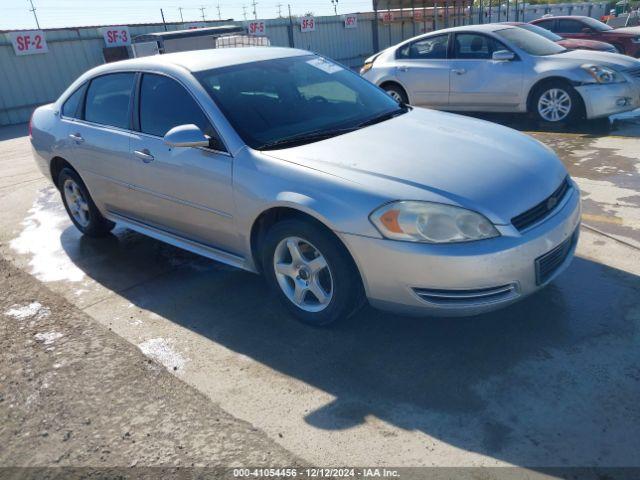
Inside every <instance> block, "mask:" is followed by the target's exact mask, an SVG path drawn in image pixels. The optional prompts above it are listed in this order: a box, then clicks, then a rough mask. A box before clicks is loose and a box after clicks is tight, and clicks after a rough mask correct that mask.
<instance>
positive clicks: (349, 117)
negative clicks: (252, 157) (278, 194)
mask: <svg viewBox="0 0 640 480" xmlns="http://www.w3.org/2000/svg"><path fill="white" fill-rule="evenodd" d="M195 75H196V77H197V78H198V80H199V81H200V83H202V85H203V86H204V87H205V89H206V90H207V91H208V92H209V95H211V97H212V98H213V99H214V101H215V102H216V103H217V105H218V107H219V108H220V109H221V110H222V112H223V113H224V115H225V116H226V117H227V120H229V122H230V123H231V124H232V126H233V127H234V128H235V130H236V131H237V132H238V134H239V135H240V136H241V137H242V139H243V140H244V141H245V143H246V144H247V145H249V146H250V147H252V148H256V149H259V148H261V147H263V146H265V145H267V144H271V143H274V142H278V141H280V140H283V139H288V138H292V137H298V136H303V135H306V134H311V133H316V132H322V131H330V130H335V129H342V128H352V127H356V126H357V125H358V124H360V123H362V122H364V121H367V120H369V119H372V118H375V117H377V116H380V115H384V114H386V113H390V112H393V111H395V110H399V108H400V106H399V105H398V103H397V102H396V101H395V100H393V99H392V98H391V97H389V96H388V95H387V94H386V93H384V92H383V91H382V90H380V89H379V88H378V87H375V86H374V85H372V84H371V83H369V82H367V81H366V80H364V79H362V78H360V77H359V76H358V75H356V74H355V73H353V72H351V71H349V70H347V69H345V68H343V67H341V66H339V65H337V64H335V63H333V62H329V61H328V60H324V59H323V58H320V57H317V56H315V55H304V56H296V57H288V58H279V59H275V60H267V61H262V62H253V63H247V64H241V65H234V66H232V67H226V68H220V69H214V70H207V71H204V72H199V73H196V74H195Z"/></svg>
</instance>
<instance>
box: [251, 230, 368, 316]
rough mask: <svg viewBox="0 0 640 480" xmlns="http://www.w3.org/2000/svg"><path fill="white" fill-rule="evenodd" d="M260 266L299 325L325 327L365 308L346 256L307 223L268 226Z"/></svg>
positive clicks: (340, 247) (334, 241)
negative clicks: (298, 321) (362, 306)
mask: <svg viewBox="0 0 640 480" xmlns="http://www.w3.org/2000/svg"><path fill="white" fill-rule="evenodd" d="M262 265H263V272H264V274H265V276H266V279H267V282H268V283H269V285H270V287H271V288H272V289H273V291H274V292H275V293H276V295H277V296H278V297H279V298H280V300H281V301H282V302H283V304H284V305H285V307H286V308H287V309H288V310H289V311H290V312H291V313H292V314H293V315H294V316H295V317H296V318H297V319H298V320H300V321H302V322H303V323H306V324H309V325H314V326H324V325H329V324H330V323H333V322H335V321H337V320H340V319H343V318H346V317H348V316H350V315H351V314H352V313H353V312H354V311H355V310H357V308H358V307H360V306H361V305H362V304H363V299H364V293H363V289H362V283H361V281H360V275H359V273H358V271H357V269H356V267H355V265H354V263H353V260H352V259H351V257H350V255H349V253H348V252H347V251H346V250H345V248H344V246H343V245H341V244H340V242H339V241H338V240H337V239H336V238H335V237H334V236H333V235H332V234H331V233H330V232H329V231H327V230H326V229H325V228H323V227H321V226H319V225H316V224H314V223H313V222H311V221H304V220H297V219H293V220H284V221H282V222H279V223H277V224H275V225H274V226H273V227H271V229H270V230H269V232H268V233H267V236H266V238H265V240H264V243H263V260H262Z"/></svg>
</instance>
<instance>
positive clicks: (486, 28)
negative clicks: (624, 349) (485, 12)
mask: <svg viewBox="0 0 640 480" xmlns="http://www.w3.org/2000/svg"><path fill="white" fill-rule="evenodd" d="M507 28H515V27H514V26H512V25H506V24H504V23H485V24H481V25H462V26H459V27H451V28H445V29H442V30H436V31H433V32H429V34H430V35H431V34H438V33H449V32H468V31H471V32H495V31H498V30H505V29H507ZM421 36H422V35H421Z"/></svg>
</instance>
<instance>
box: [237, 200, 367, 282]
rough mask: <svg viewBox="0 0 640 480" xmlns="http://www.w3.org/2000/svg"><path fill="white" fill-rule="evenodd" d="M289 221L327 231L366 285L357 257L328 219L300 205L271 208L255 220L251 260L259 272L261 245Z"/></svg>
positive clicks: (251, 234)
mask: <svg viewBox="0 0 640 480" xmlns="http://www.w3.org/2000/svg"><path fill="white" fill-rule="evenodd" d="M287 219H300V220H304V221H309V222H311V223H314V224H315V225H317V226H319V227H321V228H322V229H324V230H325V231H327V232H328V233H329V234H330V235H331V236H332V237H333V238H334V239H335V240H336V242H337V244H338V245H339V246H340V248H342V249H344V251H345V252H346V253H347V254H348V255H349V258H350V259H351V262H352V265H353V268H355V271H356V272H357V274H358V276H359V278H360V282H361V284H362V285H364V283H365V282H364V278H363V277H362V272H361V269H360V267H359V266H358V263H357V261H356V257H355V256H354V255H353V253H352V252H351V251H350V250H349V247H348V246H347V245H346V244H345V243H344V242H343V241H342V239H341V238H340V237H339V236H338V235H337V234H336V233H335V230H334V229H333V228H331V226H330V225H329V222H328V221H326V219H324V218H322V217H321V216H320V215H319V214H318V213H317V212H315V211H313V210H310V209H308V208H305V207H304V206H302V205H299V204H280V205H274V206H270V207H269V208H267V209H265V210H263V211H262V212H260V214H259V215H257V216H256V218H255V219H254V221H253V223H252V225H251V231H250V236H249V240H250V249H251V250H250V251H251V259H252V261H253V267H254V268H255V270H256V271H257V272H260V273H262V272H261V271H262V261H261V252H260V245H261V243H262V242H263V241H264V239H265V238H266V235H267V232H268V231H269V228H271V227H272V226H273V225H275V224H276V223H278V222H281V221H283V220H287Z"/></svg>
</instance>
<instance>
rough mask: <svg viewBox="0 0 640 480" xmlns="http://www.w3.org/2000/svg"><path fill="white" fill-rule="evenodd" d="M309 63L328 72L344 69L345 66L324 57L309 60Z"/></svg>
mask: <svg viewBox="0 0 640 480" xmlns="http://www.w3.org/2000/svg"><path fill="white" fill-rule="evenodd" d="M307 63H308V64H309V65H311V66H312V67H316V68H319V69H320V70H322V71H323V72H326V73H336V72H339V71H341V70H343V68H342V67H341V66H340V65H336V64H335V63H333V62H330V61H329V60H326V59H324V58H322V57H318V58H314V59H312V60H308V61H307Z"/></svg>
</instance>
